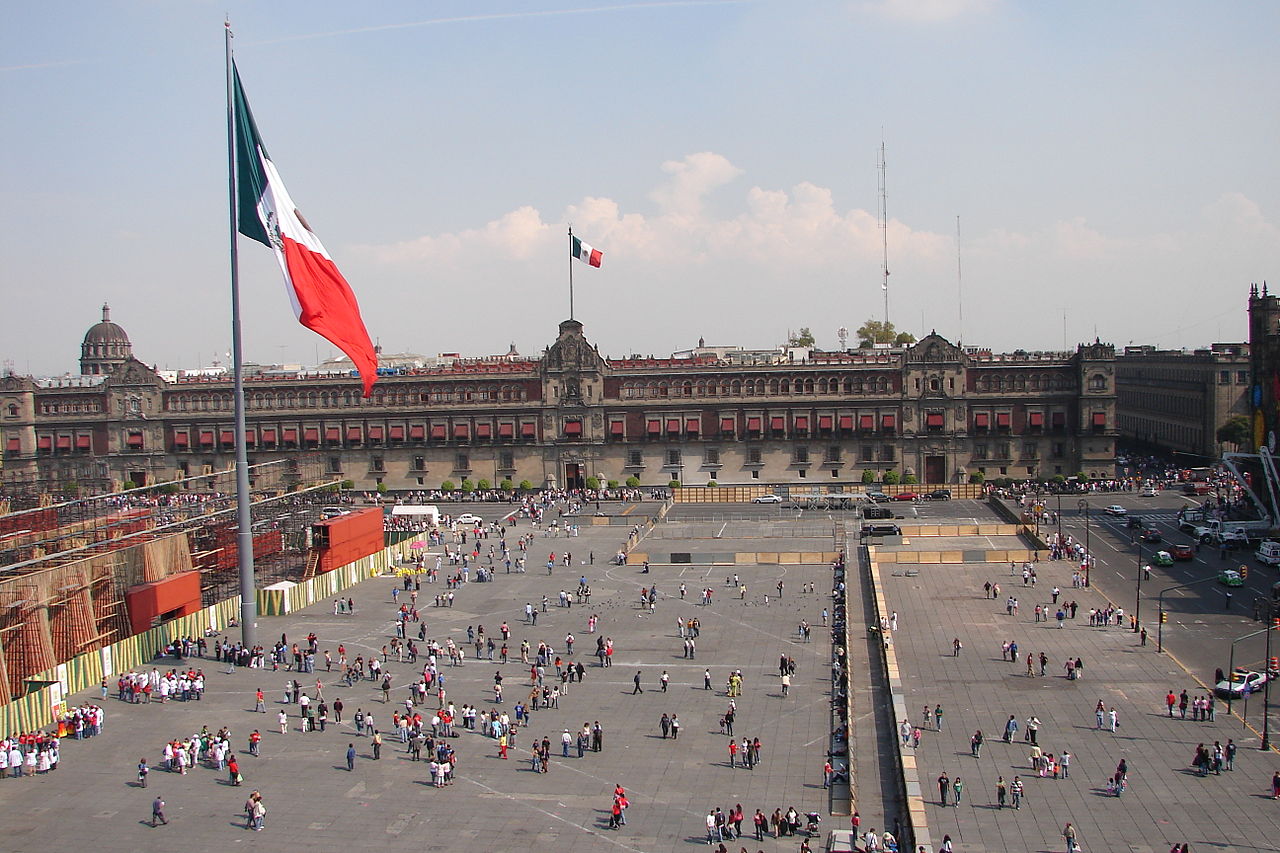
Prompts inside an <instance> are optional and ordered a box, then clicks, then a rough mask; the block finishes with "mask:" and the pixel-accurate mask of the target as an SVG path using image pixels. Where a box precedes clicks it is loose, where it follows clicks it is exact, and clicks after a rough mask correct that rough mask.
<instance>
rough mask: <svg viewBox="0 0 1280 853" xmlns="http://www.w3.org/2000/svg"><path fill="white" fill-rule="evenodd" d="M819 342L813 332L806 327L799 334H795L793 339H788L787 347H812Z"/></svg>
mask: <svg viewBox="0 0 1280 853" xmlns="http://www.w3.org/2000/svg"><path fill="white" fill-rule="evenodd" d="M816 342H817V339H816V338H814V336H813V332H811V331H809V327H808V326H805V327H803V328H801V329H800V331H798V332H793V333H792V335H791V337H790V338H788V339H787V345H788V346H793V347H811V346H813V345H814V344H815V343H816Z"/></svg>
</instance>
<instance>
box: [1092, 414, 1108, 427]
mask: <svg viewBox="0 0 1280 853" xmlns="http://www.w3.org/2000/svg"><path fill="white" fill-rule="evenodd" d="M1093 425H1094V426H1096V427H1100V426H1106V425H1107V413H1106V412H1094V413H1093Z"/></svg>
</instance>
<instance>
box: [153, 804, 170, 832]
mask: <svg viewBox="0 0 1280 853" xmlns="http://www.w3.org/2000/svg"><path fill="white" fill-rule="evenodd" d="M164 807H165V801H164V800H163V799H161V798H160V797H156V798H155V799H154V800H152V801H151V826H152V827H153V828H154V827H155V825H156V821H160V822H161V823H163V824H164V825H165V826H168V825H169V819H168V818H167V817H165V816H164Z"/></svg>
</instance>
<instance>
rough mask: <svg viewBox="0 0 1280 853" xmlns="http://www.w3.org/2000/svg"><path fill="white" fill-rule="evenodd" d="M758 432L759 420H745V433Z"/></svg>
mask: <svg viewBox="0 0 1280 853" xmlns="http://www.w3.org/2000/svg"><path fill="white" fill-rule="evenodd" d="M759 431H760V418H747V432H759Z"/></svg>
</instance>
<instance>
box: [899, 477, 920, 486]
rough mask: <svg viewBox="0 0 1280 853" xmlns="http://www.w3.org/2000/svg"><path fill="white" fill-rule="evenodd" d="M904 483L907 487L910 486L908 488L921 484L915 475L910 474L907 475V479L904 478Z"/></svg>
mask: <svg viewBox="0 0 1280 853" xmlns="http://www.w3.org/2000/svg"><path fill="white" fill-rule="evenodd" d="M902 482H903V483H904V484H905V485H908V486H915V485H917V484H919V482H920V481H919V480H918V479H916V475H915V474H908V475H906V476H905V477H903V478H902Z"/></svg>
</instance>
